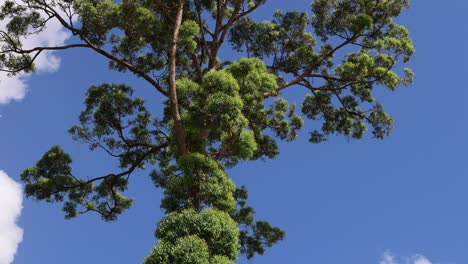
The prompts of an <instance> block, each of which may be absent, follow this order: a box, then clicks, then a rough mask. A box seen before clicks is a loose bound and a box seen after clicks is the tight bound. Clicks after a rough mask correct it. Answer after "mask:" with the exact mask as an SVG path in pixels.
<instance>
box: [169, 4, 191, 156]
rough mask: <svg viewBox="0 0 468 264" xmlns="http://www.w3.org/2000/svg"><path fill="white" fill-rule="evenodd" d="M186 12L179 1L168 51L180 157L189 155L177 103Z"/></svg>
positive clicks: (173, 113)
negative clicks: (179, 46)
mask: <svg viewBox="0 0 468 264" xmlns="http://www.w3.org/2000/svg"><path fill="white" fill-rule="evenodd" d="M183 11H184V0H179V1H178V6H177V14H176V21H175V24H174V32H173V35H172V43H171V47H170V49H169V51H168V60H169V76H168V85H169V100H170V103H171V111H172V119H173V120H174V132H175V140H176V145H177V149H178V152H179V155H180V156H184V155H185V154H187V147H186V145H185V131H184V127H183V126H182V120H181V118H180V112H179V103H178V101H177V89H176V53H177V42H178V40H179V31H180V25H181V24H182V15H183Z"/></svg>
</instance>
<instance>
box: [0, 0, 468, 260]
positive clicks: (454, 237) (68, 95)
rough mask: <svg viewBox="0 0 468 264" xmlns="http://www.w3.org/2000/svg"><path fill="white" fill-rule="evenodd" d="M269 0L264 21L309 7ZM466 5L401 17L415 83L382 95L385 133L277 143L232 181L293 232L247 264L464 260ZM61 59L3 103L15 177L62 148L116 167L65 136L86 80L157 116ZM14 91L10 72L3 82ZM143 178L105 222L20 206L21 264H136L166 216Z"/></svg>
mask: <svg viewBox="0 0 468 264" xmlns="http://www.w3.org/2000/svg"><path fill="white" fill-rule="evenodd" d="M269 2H270V3H269V4H268V6H267V7H266V8H264V9H263V10H262V11H261V12H262V13H261V14H260V15H261V16H262V17H264V16H265V17H266V14H268V13H270V12H272V10H274V9H276V8H282V9H289V10H291V9H305V8H307V9H308V6H309V2H310V1H304V0H296V1H287V2H288V3H287V4H285V3H286V1H279V0H276V1H274V0H270V1H269ZM466 10H468V2H467V1H464V0H448V1H435V0H413V1H412V8H411V9H410V10H408V11H406V12H405V13H404V14H403V16H401V17H400V18H399V19H398V22H400V23H402V24H404V25H406V26H407V27H408V28H409V30H410V31H411V34H412V38H413V40H414V44H415V47H416V54H415V56H414V58H413V59H412V61H411V63H410V67H412V68H413V70H414V71H415V73H416V82H415V84H414V85H413V86H412V87H410V88H403V89H400V90H399V91H397V92H395V93H390V92H380V93H379V98H378V99H379V101H380V102H382V103H383V104H384V105H385V107H386V109H387V111H388V112H390V113H391V114H392V116H393V117H394V119H395V129H394V131H393V133H392V135H391V136H390V137H389V138H387V139H385V140H384V141H378V140H374V139H371V138H370V137H367V138H365V139H364V140H360V141H351V142H348V141H346V140H345V139H343V138H332V140H330V141H329V142H326V143H323V144H319V145H313V144H310V143H308V142H307V138H306V133H305V132H306V131H304V132H303V133H302V136H300V137H299V138H298V140H297V141H295V142H293V143H288V144H282V145H281V155H280V156H279V158H278V159H276V160H271V161H267V162H252V163H244V164H242V165H241V166H240V167H238V168H236V169H234V170H232V171H231V172H230V175H231V176H232V177H233V178H234V180H235V182H236V184H237V185H247V187H248V189H249V191H250V203H251V204H252V205H253V206H254V208H256V210H257V218H259V219H265V220H269V221H270V222H271V223H273V224H275V225H278V226H280V227H282V228H283V229H285V230H286V233H287V235H286V240H285V241H283V242H282V243H280V244H279V245H277V246H275V247H273V248H272V249H270V250H268V251H267V253H266V254H265V256H262V257H256V258H254V259H253V260H251V261H241V263H258V264H264V263H265V264H266V263H269V264H273V263H275V264H276V263H320V264H336V263H363V264H367V263H374V264H395V263H398V264H399V263H411V264H413V263H416V264H429V263H432V264H434V263H440V264H464V263H468V254H467V253H466V252H467V251H466V245H468V191H467V189H468V177H467V176H468V169H467V166H466V164H468V162H467V161H468V137H467V136H466V135H467V131H468V118H467V114H468V104H467V103H466V98H468V87H467V82H466V80H465V78H466V76H467V75H468V52H467V51H466V47H468V28H467V27H466V26H465V25H466V24H467V23H466ZM60 41H61V40H60ZM56 55H57V56H59V57H60V59H61V63H60V68H57V69H55V68H53V65H52V66H50V65H49V66H44V69H43V71H42V73H40V74H37V75H33V76H31V77H30V78H28V82H27V85H28V86H27V94H26V96H25V97H24V99H23V100H20V101H14V102H10V103H6V104H3V105H2V104H0V116H1V117H0V146H1V148H0V170H2V171H4V172H5V173H6V174H8V175H9V176H10V177H11V178H13V179H15V180H18V179H19V174H20V173H21V171H22V170H23V169H24V168H26V167H30V166H32V165H34V164H35V162H36V161H37V160H38V159H39V158H40V157H41V156H42V154H43V153H44V152H45V151H46V150H48V149H49V148H50V146H52V145H56V144H59V145H61V146H62V147H63V148H64V149H65V150H66V151H67V152H69V153H71V154H72V157H73V158H74V164H75V167H74V170H75V172H76V173H77V174H81V175H85V176H87V175H90V176H95V175H100V174H103V173H106V172H111V171H115V166H114V165H115V164H114V162H113V161H112V160H110V159H109V158H108V157H107V156H105V155H104V154H103V153H100V152H93V153H90V152H89V151H88V149H87V146H85V145H82V144H79V143H75V142H73V141H72V140H71V138H70V137H69V136H68V134H67V132H66V131H67V129H68V128H69V127H70V126H71V125H73V124H75V123H76V121H77V116H78V113H79V112H80V111H81V110H82V108H83V104H82V102H83V99H84V93H85V91H86V89H87V88H88V87H89V86H90V85H93V84H99V83H102V82H116V83H119V82H126V83H127V84H131V85H134V86H135V88H136V89H137V91H138V95H140V96H143V97H145V98H146V99H147V101H148V104H149V105H150V107H154V108H155V109H156V108H157V107H160V105H159V99H155V96H156V93H155V92H154V91H153V90H151V89H150V88H149V87H147V86H146V85H145V84H144V83H142V82H140V81H138V80H135V79H134V78H132V77H129V75H124V74H120V73H116V72H111V71H109V70H107V66H106V65H107V63H106V61H105V60H103V59H101V58H96V57H95V56H93V54H92V53H90V52H89V51H88V52H87V51H82V50H81V51H80V50H75V51H71V52H65V53H57V54H56ZM44 65H46V64H44ZM57 66H58V64H57ZM52 70H55V72H54V73H46V72H47V71H52ZM5 82H6V80H5V79H4V77H2V83H1V84H0V85H4V84H5ZM0 89H3V86H0ZM285 94H287V95H288V98H291V99H292V100H293V101H296V102H298V103H300V98H298V97H296V96H295V94H293V93H291V94H288V91H286V92H285ZM134 176H136V177H133V180H134V181H133V182H132V183H131V186H130V192H129V193H130V195H132V196H134V197H135V198H136V200H135V203H134V206H133V208H132V209H130V210H129V211H127V212H126V213H125V214H123V215H122V216H121V217H120V219H119V220H118V221H117V222H114V223H110V224H109V223H104V222H102V221H101V220H100V219H99V217H98V216H97V215H92V214H90V215H85V216H82V217H79V218H77V219H74V220H71V221H67V220H64V219H63V213H62V212H61V211H60V207H59V206H57V205H50V204H45V203H36V202H34V201H31V200H29V199H24V201H23V210H22V214H21V217H20V218H19V221H18V225H19V226H20V227H21V228H22V229H23V231H24V234H23V241H22V242H21V243H20V244H19V248H18V251H17V254H16V257H15V260H14V262H13V263H15V264H35V263H47V264H62V263H67V264H75V263H140V262H141V260H142V259H143V258H144V257H145V256H146V255H147V254H148V252H149V251H150V249H151V247H152V245H153V244H154V243H155V238H154V236H153V232H154V230H155V226H156V224H157V222H158V220H159V219H161V217H162V216H163V214H162V212H161V210H160V209H159V201H160V198H161V191H160V190H157V189H155V188H154V187H153V186H152V183H151V181H150V179H149V177H148V176H147V175H146V174H145V172H140V173H137V174H136V175H134ZM0 183H1V181H0ZM0 187H1V186H0ZM0 191H1V188H0ZM1 197H2V196H1V194H0V198H1ZM0 205H1V203H0ZM1 213H2V212H0V214H1ZM0 220H1V217H0ZM0 223H2V222H1V221H0ZM0 231H1V229H0ZM1 250H2V249H1V248H0V251H1ZM0 256H1V255H0ZM422 256H424V257H422ZM392 259H393V260H392ZM424 261H425V262H424ZM1 264H3V263H1Z"/></svg>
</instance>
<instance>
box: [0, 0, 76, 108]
mask: <svg viewBox="0 0 468 264" xmlns="http://www.w3.org/2000/svg"><path fill="white" fill-rule="evenodd" d="M4 2H5V1H4V0H0V5H3V3H4ZM6 24H7V23H6V21H0V30H3V29H5V25H6ZM70 36H71V34H70V33H68V32H66V31H64V30H63V27H62V26H61V25H60V23H59V22H57V21H56V20H51V21H49V22H48V23H47V28H46V29H45V30H44V31H43V32H41V33H40V34H37V35H32V36H31V37H28V38H27V39H24V40H23V47H24V48H25V49H28V48H33V47H37V46H61V45H64V44H65V41H66V40H67V39H68V38H69V37H70ZM59 67H60V58H59V57H57V56H56V55H55V54H54V53H53V52H52V51H47V52H43V53H41V54H40V55H39V57H38V58H37V59H36V68H37V71H38V72H39V73H41V72H42V73H51V72H55V71H57V70H58V69H59ZM28 77H29V75H27V74H19V75H16V76H13V77H8V76H7V74H6V73H5V72H0V104H7V103H9V102H11V101H20V100H22V99H23V98H24V96H25V95H26V92H27V87H28V82H27V80H28Z"/></svg>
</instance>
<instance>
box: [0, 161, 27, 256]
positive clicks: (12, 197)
mask: <svg viewBox="0 0 468 264" xmlns="http://www.w3.org/2000/svg"><path fill="white" fill-rule="evenodd" d="M22 202H23V194H22V188H21V185H19V184H18V183H16V182H15V181H14V180H12V179H11V178H10V177H8V175H7V174H6V173H5V172H4V171H2V170H0V264H10V263H12V262H13V259H14V257H15V254H16V250H17V249H18V244H19V243H20V242H21V241H22V240H23V230H22V229H21V228H20V227H18V225H17V224H16V220H17V219H18V217H19V216H20V214H21V209H22V208H23V206H22Z"/></svg>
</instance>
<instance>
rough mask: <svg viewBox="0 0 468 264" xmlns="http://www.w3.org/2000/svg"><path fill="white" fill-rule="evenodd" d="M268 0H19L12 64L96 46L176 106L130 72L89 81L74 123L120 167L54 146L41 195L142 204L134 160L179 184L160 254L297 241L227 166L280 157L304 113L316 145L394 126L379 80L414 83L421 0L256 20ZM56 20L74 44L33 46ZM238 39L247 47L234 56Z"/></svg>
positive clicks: (220, 257) (151, 258)
mask: <svg viewBox="0 0 468 264" xmlns="http://www.w3.org/2000/svg"><path fill="white" fill-rule="evenodd" d="M265 2H266V0H216V1H215V0H177V1H168V0H152V1H146V0H122V1H112V0H17V1H11V0H6V1H4V3H3V5H2V6H1V7H0V20H5V21H7V24H6V27H5V30H2V31H0V43H1V46H0V69H2V70H3V71H7V72H9V73H10V74H11V75H15V74H19V73H24V72H33V71H34V70H35V68H34V62H35V60H36V59H37V58H38V56H40V55H41V53H44V52H46V51H64V50H68V49H76V48H84V49H89V50H91V51H93V52H94V53H93V54H95V55H96V56H104V57H105V58H107V59H108V60H109V67H110V69H113V70H116V71H120V72H129V73H131V74H134V75H136V76H138V77H139V78H141V79H142V80H144V81H145V82H146V84H147V87H149V88H151V89H155V90H156V91H157V92H158V93H159V95H160V96H161V97H162V98H164V103H163V105H161V110H162V111H156V110H154V111H152V110H149V109H147V108H146V107H145V100H152V98H145V100H144V99H143V98H137V97H135V96H134V95H133V93H134V88H132V87H129V86H128V85H126V84H116V83H104V84H99V85H95V86H92V87H90V88H89V90H88V92H87V94H86V99H85V108H84V110H83V111H82V112H81V114H80V115H79V122H78V124H77V125H75V126H73V127H72V128H70V130H69V132H70V134H71V136H72V137H73V139H75V140H77V141H80V142H84V143H86V144H88V145H89V147H90V149H91V150H95V149H101V150H103V151H105V152H106V153H107V154H109V156H111V157H113V158H115V159H117V160H118V162H119V171H118V172H114V173H109V174H107V175H100V176H96V177H94V178H85V177H80V176H78V175H75V174H74V173H73V171H72V158H71V156H70V155H69V154H67V153H66V152H65V151H64V150H62V149H61V148H60V147H59V146H53V147H52V148H51V149H50V150H49V151H47V152H46V153H45V154H44V156H43V157H42V158H41V159H40V160H39V161H38V162H37V164H36V165H35V166H33V167H31V168H28V169H25V170H24V172H23V173H22V174H21V179H22V181H23V182H24V183H25V184H26V187H25V192H26V195H27V196H29V197H33V198H35V199H37V200H44V201H46V202H57V203H63V210H64V212H65V216H66V217H67V218H73V217H77V216H78V215H80V214H84V213H87V212H96V213H99V214H100V215H101V216H102V219H103V220H105V221H113V220H116V219H117V217H118V216H119V215H120V214H121V213H123V212H124V211H125V210H127V209H128V208H130V207H131V205H132V198H129V197H126V196H125V191H126V190H127V188H128V183H129V181H130V180H131V176H132V174H134V173H135V172H136V171H138V170H146V171H147V174H148V175H149V176H150V177H151V178H152V180H153V181H154V184H155V186H157V187H158V188H161V189H162V190H164V198H163V200H162V201H161V208H162V210H164V212H165V213H166V217H165V218H164V219H162V220H161V222H160V223H159V224H158V226H157V228H156V231H155V236H156V238H157V239H158V242H157V244H156V246H155V247H154V249H153V251H152V252H151V253H150V254H149V255H148V257H147V258H146V259H145V261H144V263H145V264H153V263H159V264H164V263H167V264H170V263H177V264H184V263H187V264H189V263H190V264H195V263H196V264H198V263H220V264H221V263H233V261H236V260H237V259H238V257H239V255H240V254H242V255H245V256H246V257H247V258H252V257H254V256H255V255H256V254H260V255H261V254H263V253H264V251H265V249H266V248H267V247H270V246H272V245H273V244H275V243H276V242H278V241H280V240H282V239H283V238H284V235H285V233H284V231H282V230H281V229H280V228H278V227H274V226H272V225H271V224H269V223H268V222H266V221H258V220H255V218H254V213H255V211H254V209H253V208H252V207H250V206H249V205H248V204H247V198H248V194H247V190H246V188H245V187H236V186H235V185H234V183H233V181H232V180H231V179H230V178H229V177H228V175H227V171H228V169H229V168H232V167H234V166H236V165H237V164H239V162H242V161H254V160H260V159H271V158H275V157H276V156H278V154H279V149H278V143H277V142H278V140H284V141H292V140H294V139H295V138H296V136H297V135H298V133H299V131H300V130H301V128H302V126H303V124H304V122H305V121H304V120H308V122H313V123H314V127H316V129H315V130H312V131H308V133H309V135H310V142H312V143H319V142H323V141H326V140H327V139H328V138H329V137H330V136H331V135H343V136H345V137H346V138H349V139H360V138H362V137H363V136H364V134H365V133H366V131H367V130H368V129H369V130H370V131H371V132H372V134H373V136H374V137H375V138H378V139H382V138H384V137H385V136H387V135H388V134H389V133H390V132H391V130H392V122H393V121H392V118H391V117H390V115H389V114H387V113H386V112H385V110H384V108H383V106H382V105H381V104H379V103H378V101H377V100H376V98H375V97H374V90H375V89H381V88H384V89H388V90H391V91H393V90H395V89H397V88H398V87H400V86H407V85H410V84H411V83H412V81H413V73H412V71H411V70H410V69H408V68H404V67H403V64H405V63H407V62H408V61H409V59H410V58H411V56H412V54H413V53H414V48H413V45H412V42H411V39H410V37H409V32H408V30H407V29H406V28H405V27H404V26H402V25H399V24H397V23H395V21H394V19H395V18H396V17H398V16H399V15H400V13H401V12H402V11H403V10H404V9H405V8H407V7H409V1H408V0H315V1H313V2H312V4H311V6H310V7H304V10H298V11H288V10H278V11H275V12H274V14H272V19H271V20H269V21H257V19H256V18H255V11H257V10H258V9H259V8H261V7H262V6H263V5H264V4H265ZM51 21H56V22H58V23H60V25H61V26H62V27H63V28H64V29H65V30H67V31H68V32H70V33H71V34H72V35H73V36H74V37H73V38H72V39H71V40H70V41H69V43H67V44H66V45H63V46H37V47H33V48H29V47H28V48H25V47H23V40H24V39H26V38H28V37H29V36H31V35H34V34H40V32H42V31H43V30H44V29H45V28H46V27H47V25H48V23H50V22H51ZM224 44H226V45H224ZM224 46H226V47H224ZM226 48H231V49H233V50H234V51H236V54H237V55H238V59H237V60H235V61H228V60H225V59H223V56H222V54H223V50H226ZM288 88H291V89H303V90H304V91H305V94H306V95H305V96H304V98H303V101H302V104H301V105H299V106H296V105H294V104H290V103H289V102H288V101H287V100H286V99H284V98H283V97H282V95H283V94H284V93H286V92H287V90H288ZM161 112H162V114H159V115H158V114H157V113H161Z"/></svg>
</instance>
